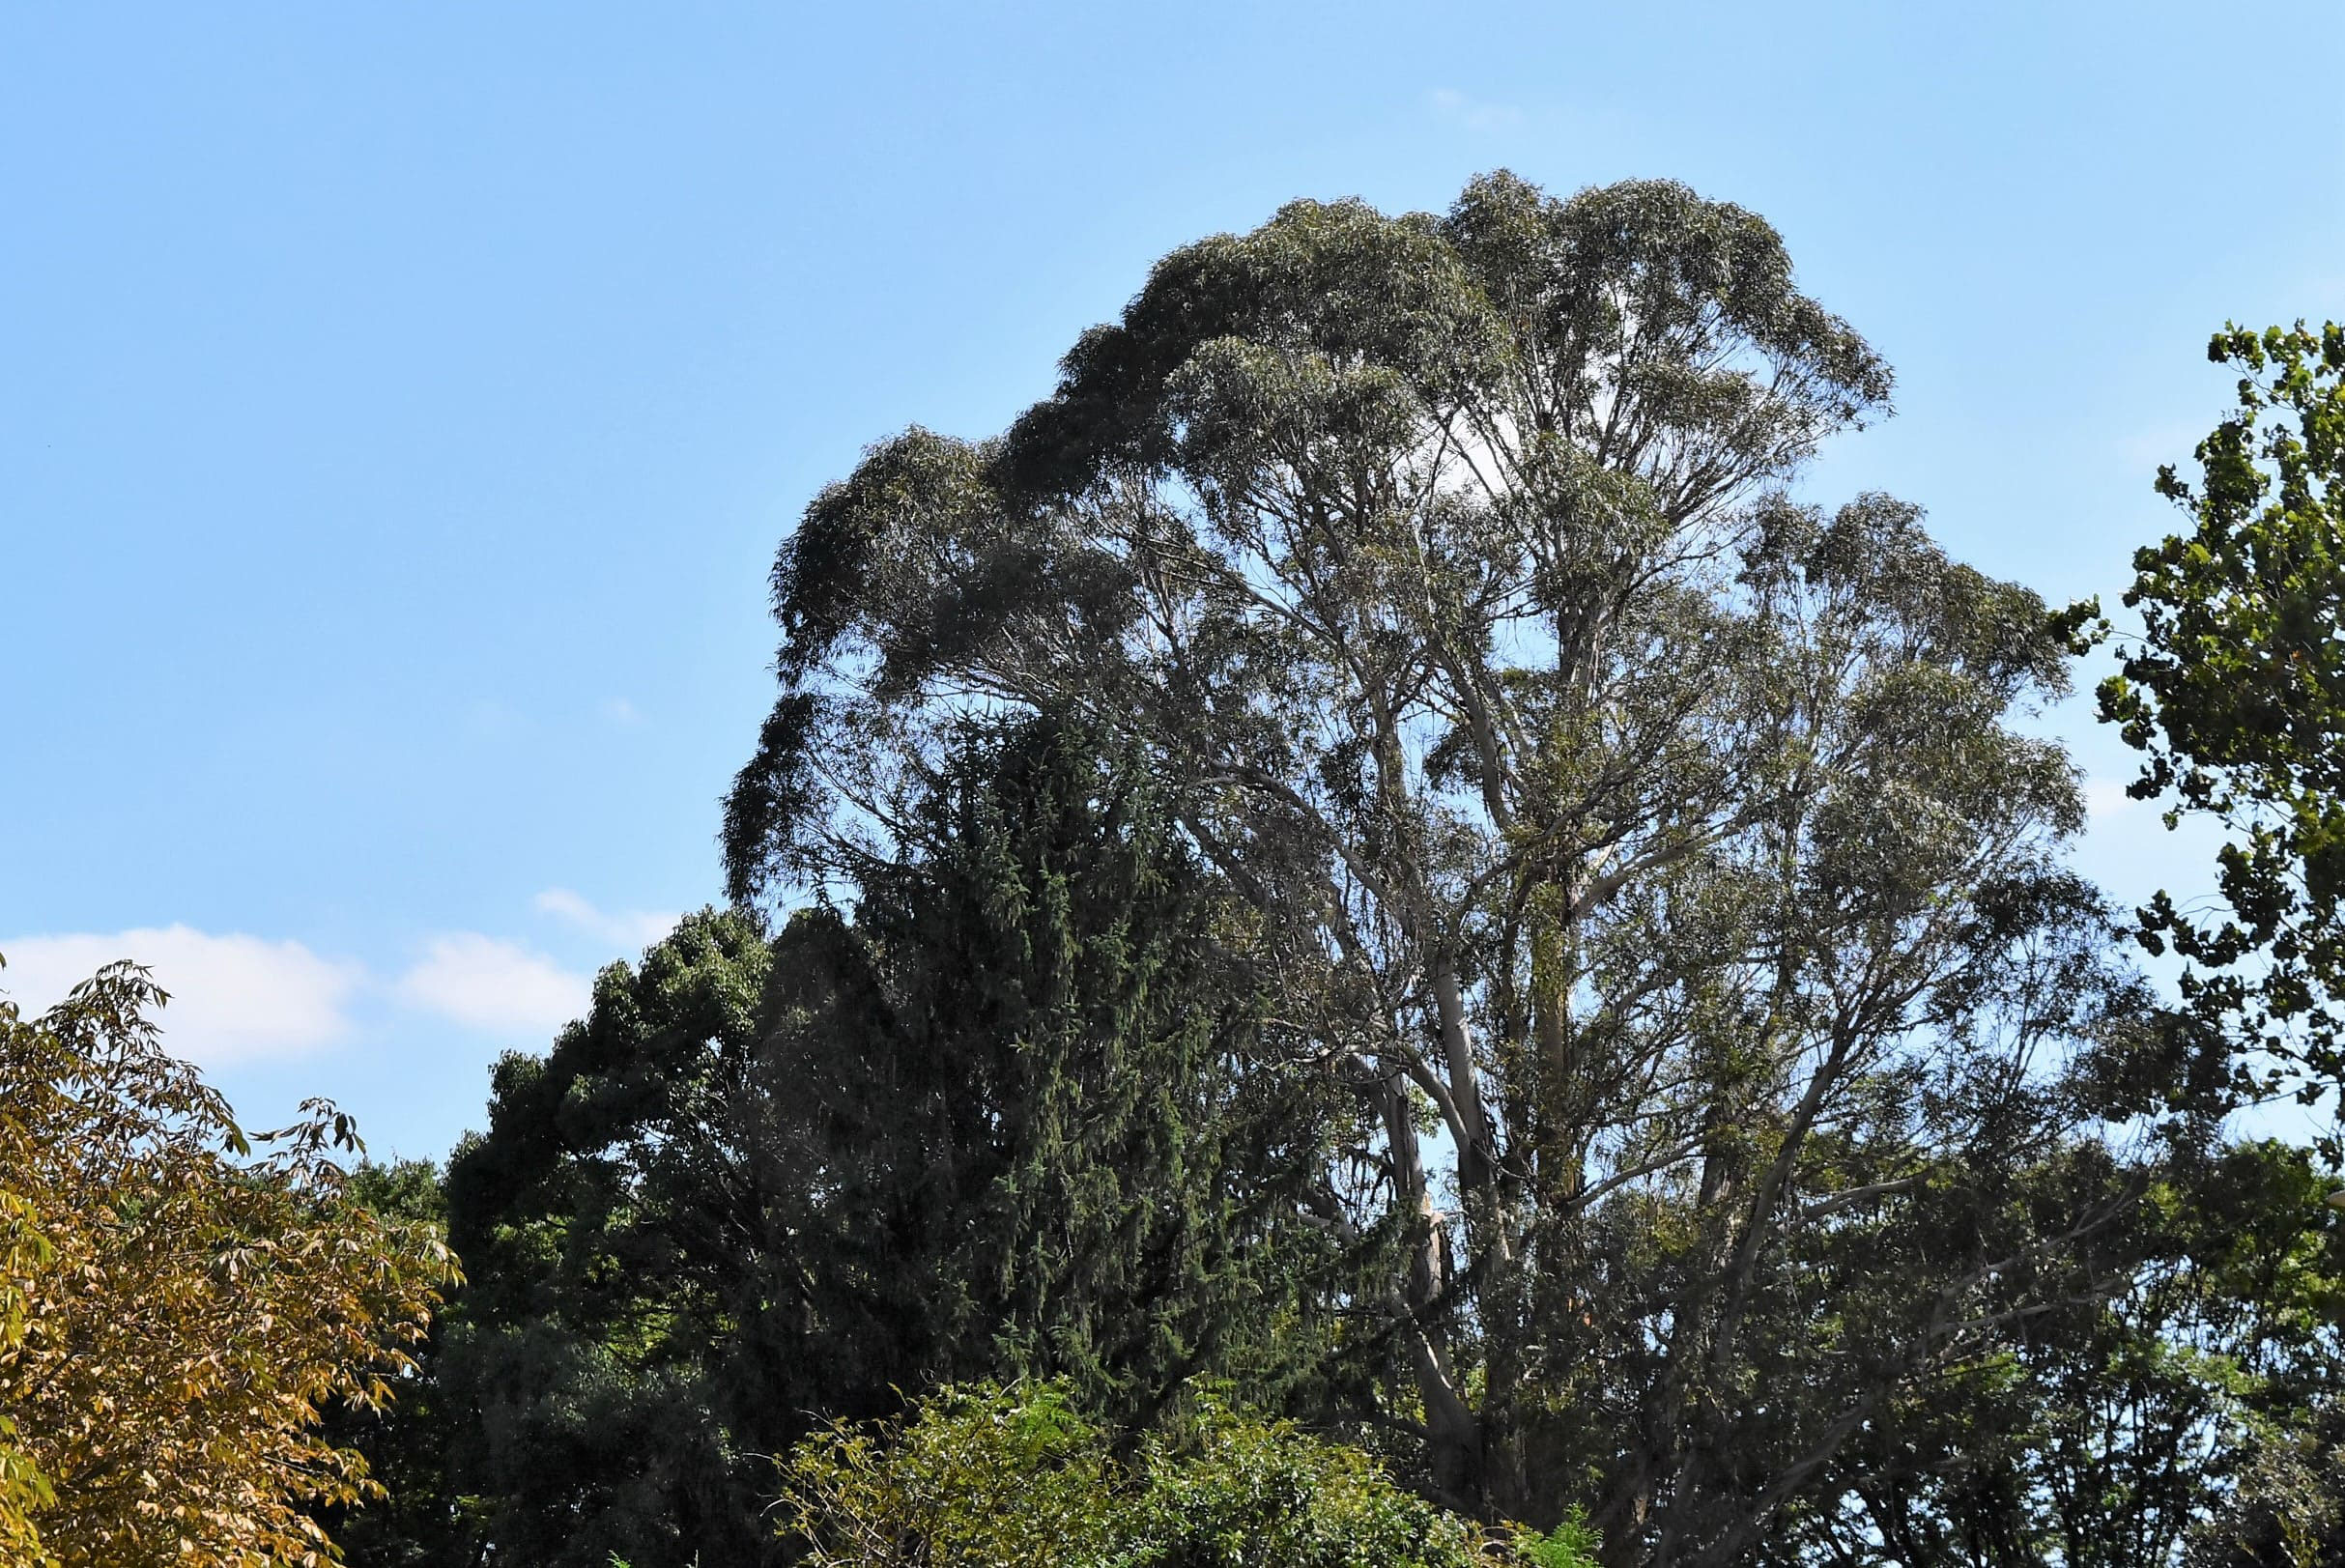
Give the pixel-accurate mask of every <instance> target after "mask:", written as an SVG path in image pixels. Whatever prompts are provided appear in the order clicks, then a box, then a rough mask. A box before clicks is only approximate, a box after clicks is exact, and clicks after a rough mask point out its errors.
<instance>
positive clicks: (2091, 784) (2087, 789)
mask: <svg viewBox="0 0 2345 1568" xmlns="http://www.w3.org/2000/svg"><path fill="white" fill-rule="evenodd" d="M2130 782H2131V781H2130V780H2125V779H2087V780H2085V781H2084V814H2085V815H2086V816H2088V817H2090V818H2092V819H2093V820H2094V821H2096V822H2102V821H2106V820H2107V819H2108V818H2110V817H2112V816H2115V815H2116V814H2117V813H2120V812H2125V811H2131V809H2132V808H2134V807H2136V806H2138V805H2140V804H2141V802H2139V801H2137V800H2135V799H2134V798H2133V797H2132V796H2131V795H2129V794H2127V793H2126V785H2127V784H2129V783H2130Z"/></svg>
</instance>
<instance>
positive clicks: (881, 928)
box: [765, 723, 1334, 1420]
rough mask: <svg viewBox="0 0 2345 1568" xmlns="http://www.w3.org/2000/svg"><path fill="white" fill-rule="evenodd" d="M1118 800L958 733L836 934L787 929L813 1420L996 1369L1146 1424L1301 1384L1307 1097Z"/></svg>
mask: <svg viewBox="0 0 2345 1568" xmlns="http://www.w3.org/2000/svg"><path fill="white" fill-rule="evenodd" d="M1141 777H1142V776H1141V774H1140V771H1139V770H1138V769H1136V768H1130V767H1120V766H1114V765H1107V764H1102V763H1101V762H1100V761H1098V760H1096V754H1095V753H1094V751H1093V750H1092V749H1091V748H1090V747H1089V746H1088V745H1087V744H1086V743H1085V741H1084V740H1083V738H1082V737H1080V736H1079V735H1076V734H1072V733H1071V732H1069V731H1067V730H1063V729H1061V728H1059V727H1055V726H1052V725H1049V724H1046V723H1038V724H1033V725H1028V726H1025V727H1020V728H1018V729H1015V730H1014V731H1011V732H1009V733H1008V734H1007V735H1006V736H991V735H986V736H974V737H971V738H969V739H966V740H964V742H963V743H962V745H961V746H960V747H959V749H958V752H957V753H956V755H954V756H953V758H952V760H951V762H950V764H949V772H948V775H947V777H946V778H945V779H944V781H943V782H942V783H941V784H940V785H939V786H938V787H937V788H936V789H934V790H933V791H932V792H929V794H927V795H926V796H925V798H923V799H921V800H920V801H919V802H918V803H917V804H916V806H915V807H914V808H913V810H912V812H911V813H910V814H909V817H908V819H907V823H906V825H907V826H908V827H909V829H910V832H909V836H908V841H909V842H910V843H912V844H915V845H917V846H918V847H917V850H916V853H915V856H914V857H913V858H911V859H909V860H906V861H901V862H897V863H893V864H888V863H873V864H872V865H870V866H868V867H867V868H865V869H864V870H863V873H862V886H861V890H860V892H861V898H860V902H859V904H858V906H857V909H856V916H855V920H854V922H853V924H852V925H851V926H849V925H848V924H846V923H845V922H843V921H841V920H839V919H838V918H837V917H836V916H833V915H830V914H828V913H825V912H821V911H813V912H809V913H806V914H802V915H801V916H799V917H798V919H797V920H796V921H795V922H793V925H792V929H791V932H790V935H789V937H788V938H786V944H787V943H790V942H797V943H804V944H806V945H807V947H808V948H809V949H811V950H814V951H815V952H819V953H820V954H821V957H820V958H819V959H818V960H817V961H813V962H805V963H786V964H783V965H780V966H778V967H777V968H776V971H775V975H774V986H773V993H772V999H771V1007H770V1010H769V1016H770V1017H771V1020H772V1022H771V1029H772V1033H771V1035H770V1036H769V1038H768V1040H767V1041H766V1043H765V1050H766V1051H767V1052H768V1054H769V1056H770V1057H771V1059H772V1060H773V1062H774V1063H775V1064H776V1067H777V1069H779V1070H781V1071H783V1072H784V1073H785V1074H786V1076H787V1077H788V1078H789V1079H790V1080H791V1081H792V1082H794V1083H795V1084H796V1085H798V1086H799V1089H800V1092H801V1094H802V1096H803V1097H804V1111H803V1114H801V1115H798V1116H794V1117H793V1118H792V1119H791V1125H790V1128H789V1133H788V1135H787V1137H786V1139H784V1140H783V1146H784V1148H786V1151H787V1155H788V1157H789V1158H790V1159H792V1160H793V1162H794V1164H793V1166H792V1168H791V1169H790V1171H789V1179H788V1180H787V1182H786V1186H787V1188H788V1189H789V1190H791V1191H794V1192H796V1193H799V1194H802V1195H803V1199H804V1201H805V1204H806V1209H805V1212H804V1214H803V1216H802V1217H801V1218H799V1219H798V1220H797V1221H796V1222H795V1224H794V1227H793V1228H794V1229H795V1230H796V1233H797V1257H798V1260H799V1263H800V1268H801V1269H802V1277H803V1278H804V1279H805V1281H806V1284H805V1289H806V1292H807V1310H808V1313H809V1316H810V1319H811V1321H812V1322H813V1324H814V1325H815V1333H817V1334H818V1335H821V1336H824V1337H826V1338H827V1339H828V1340H829V1341H830V1342H832V1343H833V1344H834V1345H835V1347H836V1350H835V1354H836V1356H837V1358H838V1359H837V1361H836V1362H835V1363H834V1364H835V1365H837V1366H838V1367H839V1368H840V1369H841V1370H842V1371H844V1372H846V1374H847V1376H846V1378H845V1382H844V1386H843V1387H842V1388H841V1389H840V1391H839V1394H838V1396H837V1397H836V1398H835V1399H834V1400H832V1401H829V1402H826V1406H825V1408H826V1409H834V1410H840V1411H846V1410H852V1409H856V1408H858V1407H864V1406H869V1405H870V1404H872V1402H874V1401H879V1402H889V1401H891V1400H892V1396H891V1395H889V1393H888V1389H889V1386H890V1385H891V1384H892V1383H893V1384H902V1385H907V1386H908V1385H909V1384H911V1383H933V1382H937V1381H949V1380H956V1379H963V1378H970V1377H982V1376H986V1375H988V1374H990V1373H994V1372H998V1371H1011V1372H1016V1373H1023V1374H1039V1375H1048V1376H1054V1377H1063V1378H1066V1379H1068V1380H1070V1381H1071V1382H1072V1383H1073V1385H1074V1386H1075V1387H1076V1388H1077V1389H1079V1390H1080V1391H1081V1394H1082V1396H1083V1398H1084V1400H1085V1402H1086V1404H1087V1406H1089V1407H1090V1408H1093V1409H1099V1410H1102V1411H1110V1412H1112V1413H1114V1414H1116V1415H1118V1416H1120V1417H1123V1418H1126V1419H1139V1420H1145V1419H1146V1418H1147V1417H1148V1416H1149V1415H1150V1414H1152V1413H1153V1411H1155V1410H1156V1408H1157V1406H1158V1403H1159V1402H1160V1401H1161V1400H1162V1399H1163V1398H1164V1397H1165V1396H1166V1395H1167V1394H1168V1393H1169V1392H1170V1391H1171V1390H1173V1389H1174V1388H1175V1387H1177V1386H1178V1385H1179V1384H1180V1383H1182V1382H1183V1381H1184V1380H1185V1379H1187V1378H1188V1377H1190V1376H1192V1375H1194V1374H1196V1373H1199V1372H1214V1373H1216V1374H1219V1375H1240V1376H1243V1377H1244V1380H1245V1382H1246V1385H1247V1387H1248V1388H1249V1389H1250V1390H1252V1391H1253V1392H1254V1394H1255V1397H1257V1398H1267V1399H1272V1400H1278V1399H1280V1398H1281V1397H1282V1396H1283V1395H1286V1394H1288V1393H1291V1392H1292V1391H1293V1388H1292V1386H1291V1385H1294V1384H1295V1383H1297V1381H1298V1380H1301V1379H1304V1378H1307V1377H1308V1376H1309V1375H1310V1371H1311V1367H1312V1364H1313V1354H1312V1351H1313V1347H1314V1346H1315V1345H1317V1344H1318V1343H1320V1336H1318V1335H1317V1334H1316V1333H1315V1332H1314V1331H1313V1329H1312V1328H1311V1326H1309V1325H1308V1324H1306V1323H1305V1322H1303V1321H1302V1319H1301V1316H1300V1314H1301V1310H1302V1308H1301V1302H1302V1300H1303V1299H1304V1297H1303V1296H1302V1294H1301V1291H1300V1290H1299V1289H1298V1284H1299V1282H1300V1281H1301V1280H1303V1279H1307V1278H1315V1277H1321V1276H1322V1275H1324V1273H1325V1270H1326V1269H1327V1268H1328V1267H1329V1266H1330V1264H1331V1263H1333V1262H1334V1255H1333V1253H1332V1252H1331V1250H1330V1244H1329V1243H1328V1242H1327V1241H1325V1240H1323V1239H1322V1235H1321V1233H1320V1232H1318V1231H1315V1230H1312V1229H1309V1228H1307V1227H1305V1226H1303V1225H1301V1223H1299V1222H1297V1221H1296V1220H1295V1219H1294V1218H1293V1217H1292V1216H1293V1215H1294V1213H1295V1212H1296V1207H1297V1202H1296V1200H1297V1196H1298V1194H1299V1193H1300V1192H1301V1189H1302V1187H1303V1185H1304V1184H1305V1183H1309V1182H1310V1181H1311V1180H1312V1179H1313V1176H1314V1173H1315V1170H1316V1166H1317V1161H1318V1158H1319V1156H1320V1153H1321V1151H1320V1147H1319V1144H1320V1140H1321V1139H1322V1138H1324V1136H1325V1134H1326V1129H1327V1126H1328V1117H1327V1105H1326V1101H1327V1098H1328V1097H1327V1095H1326V1093H1325V1091H1323V1090H1322V1089H1320V1088H1319V1087H1318V1085H1317V1083H1316V1082H1315V1081H1314V1078H1313V1075H1312V1074H1310V1073H1309V1072H1308V1071H1307V1070H1303V1069H1301V1067H1300V1065H1298V1064H1286V1063H1280V1062H1278V1061H1276V1060H1274V1059H1273V1041H1274V1038H1275V1037H1274V1034H1273V1031H1271V1030H1270V1029H1269V1028H1267V1027H1266V1024H1265V1020H1264V1018H1263V1000H1262V999H1261V998H1260V997H1259V996H1258V995H1257V994H1256V986H1255V984H1254V982H1253V980H1252V978H1251V977H1250V976H1249V974H1248V973H1247V971H1246V970H1245V969H1244V967H1243V965H1241V964H1240V963H1239V962H1238V961H1237V959H1236V957H1235V955H1233V953H1232V952H1231V951H1230V950H1229V949H1228V948H1227V946H1226V945H1225V944H1224V943H1222V942H1221V941H1219V940H1217V939H1216V932H1215V921H1216V919H1219V918H1224V917H1226V915H1227V913H1228V912H1227V911H1224V910H1219V909H1217V907H1216V904H1215V898H1214V893H1213V889H1212V886H1211V884H1210V883H1209V881H1208V880H1207V878H1206V875H1205V873H1204V872H1203V871H1202V870H1200V868H1199V867H1198V865H1197V863H1196V862H1195V860H1194V859H1193V858H1192V857H1191V856H1190V855H1189V854H1188V853H1187V850H1186V849H1185V848H1184V847H1183V846H1182V845H1181V844H1180V842H1179V841H1178V840H1177V839H1175V838H1174V837H1173V835H1172V833H1171V832H1170V830H1169V826H1168V824H1167V822H1166V820H1165V817H1164V814H1163V813H1162V810H1161V807H1160V806H1159V804H1158V802H1157V801H1156V800H1155V799H1154V798H1153V797H1152V796H1151V795H1150V793H1149V792H1148V790H1147V789H1146V787H1145V786H1144V785H1143V784H1141V783H1140V780H1141ZM1282 1069H1287V1070H1282ZM1290 1189H1292V1190H1290Z"/></svg>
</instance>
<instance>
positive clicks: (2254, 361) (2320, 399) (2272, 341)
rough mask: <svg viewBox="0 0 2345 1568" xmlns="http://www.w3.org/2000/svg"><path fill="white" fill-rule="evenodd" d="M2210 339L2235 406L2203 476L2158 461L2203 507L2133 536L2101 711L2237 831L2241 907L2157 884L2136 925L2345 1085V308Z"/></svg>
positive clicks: (2193, 800)
mask: <svg viewBox="0 0 2345 1568" xmlns="http://www.w3.org/2000/svg"><path fill="white" fill-rule="evenodd" d="M2207 357H2208V358H2209V359H2211V360H2213V361H2214V362H2215V363H2216V364H2223V365H2231V366H2234V367H2236V368H2237V369H2238V370H2239V372H2240V378H2239V406H2238V408H2237V409H2236V410H2235V411H2234V412H2233V413H2230V414H2229V415H2228V416H2227V417H2225V418H2224V419H2223V421H2222V422H2221V423H2220V424H2218V425H2217V426H2216V428H2215V431H2214V433H2213V434H2211V435H2209V436H2208V437H2207V439H2206V440H2205V441H2203V442H2199V444H2198V453H2197V455H2198V463H2199V470H2200V477H2199V480H2198V482H2197V483H2196V484H2195V485H2193V484H2191V483H2190V482H2189V481H2188V480H2186V479H2184V478H2182V477H2181V476H2180V475H2178V474H2177V473H2176V472H2175V470H2173V469H2172V468H2161V469H2160V470H2159V473H2158V489H2159V494H2160V495H2162V496H2164V497H2166V498H2167V499H2170V500H2172V501H2173V502H2174V503H2175V504H2176V505H2178V506H2180V507H2181V508H2182V509H2183V510H2185V511H2186V512H2188V513H2189V515H2190V518H2191V523H2192V527H2191V529H2190V530H2189V531H2188V532H2187V533H2177V534H2170V535H2168V536H2167V537H2166V538H2165V539H2164V540H2162V541H2161V542H2159V544H2156V545H2152V546H2147V547H2145V548H2144V549H2142V550H2141V551H2140V552H2139V553H2138V554H2137V555H2136V556H2135V557H2134V561H2133V565H2134V571H2135V576H2134V580H2133V585H2132V586H2131V588H2129V589H2128V590H2127V591H2126V595H2125V602H2126V603H2127V604H2128V605H2129V606H2131V607H2132V608H2133V609H2135V610H2137V611H2138V612H2139V613H2140V614H2141V619H2142V631H2143V636H2142V640H2141V641H2140V642H2139V643H2138V644H2136V645H2134V646H2133V647H2131V649H2130V650H2129V651H2128V652H2127V653H2126V654H2125V656H2124V657H2123V659H2122V660H2121V661H2120V666H2119V672H2118V673H2117V674H2116V675H2114V676H2111V677H2110V678H2109V679H2108V680H2106V681H2104V682H2103V683H2102V687H2101V711H2102V717H2103V718H2105V719H2109V720H2112V721H2114V722H2116V723H2117V724H2119V725H2120V726H2121V727H2122V732H2123V733H2124V735H2125V738H2126V739H2127V740H2128V741H2129V742H2130V743H2131V744H2132V745H2133V746H2134V747H2136V748H2138V749H2139V750H2140V751H2142V752H2143V753H2144V754H2145V755H2144V760H2143V764H2142V772H2141V777H2140V778H2139V780H2138V781H2137V782H2136V783H2135V784H2133V786H2132V793H2133V794H2134V795H2136V796H2138V797H2141V798H2144V799H2151V798H2157V797H2159V796H2163V795H2169V794H2170V795H2171V797H2172V799H2173V802H2174V804H2173V806H2172V808H2171V810H2170V811H2169V813H2168V821H2169V823H2171V822H2174V821H2176V820H2179V818H2180V817H2181V816H2182V815H2184V814H2186V813H2188V814H2195V815H2203V816H2207V817H2211V818H2213V819H2214V820H2216V821H2217V822H2219V823H2220V824H2221V825H2222V826H2223V827H2224V828H2225V829H2226V830H2227V831H2228V832H2229V833H2230V835H2231V838H2230V841H2229V842H2227V843H2226V844H2225V845H2224V846H2223V849H2222V851H2221V857H2220V865H2219V872H2218V882H2219V886H2220V888H2221V892H2222V897H2223V899H2224V901H2225V903H2227V904H2228V905H2229V913H2228V915H2227V916H2225V917H2222V918H2219V919H2215V920H2207V919H2203V918H2198V917H2196V916H2195V915H2193V914H2191V913H2188V912H2186V911H2185V910H2184V909H2182V908H2180V907H2178V906H2177V905H2176V904H2175V903H2174V901H2173V900H2172V899H2171V898H2168V897H2166V896H2165V895H2163V894H2160V895H2159V898H2157V899H2156V900H2155V901H2154V902H2153V903H2152V905H2151V906H2150V908H2148V909H2147V910H2145V911H2143V917H2144V918H2143V928H2144V931H2145V933H2146V934H2147V936H2148V937H2149V939H2150V941H2151V942H2152V944H2153V945H2154V946H2156V947H2159V948H2162V947H2164V946H2166V945H2168V944H2170V945H2171V946H2172V947H2173V948H2174V950H2175V951H2176V952H2177V953H2179V954H2180V955H2182V956H2183V957H2185V958H2186V959H2188V960H2190V961H2191V962H2192V965H2193V970H2192V972H2191V973H2190V974H2189V975H2188V976H2186V978H2185V980H2184V987H2185V990H2186V992H2187V994H2188V996H2189V997H2190V998H2191V1000H2192V1001H2193V1002H2194V1003H2196V1004H2197V1005H2198V1006H2199V1008H2200V1009H2201V1010H2202V1011H2203V1012H2207V1013H2210V1014H2212V1015H2214V1016H2216V1018H2219V1019H2222V1020H2224V1021H2226V1022H2229V1023H2231V1024H2233V1025H2235V1026H2238V1027H2242V1028H2244V1029H2245V1032H2246V1034H2247V1036H2248V1037H2249V1039H2250V1040H2251V1041H2253V1042H2254V1043H2256V1044H2258V1045H2260V1046H2262V1047H2264V1048H2265V1049H2266V1050H2267V1051H2268V1052H2270V1053H2271V1054H2272V1056H2273V1057H2274V1059H2275V1060H2276V1061H2278V1062H2280V1063H2283V1064H2287V1065H2289V1066H2290V1067H2292V1068H2293V1069H2302V1070H2303V1071H2304V1072H2305V1074H2306V1076H2305V1077H2303V1078H2301V1079H2299V1080H2298V1081H2297V1082H2296V1083H2294V1084H2292V1085H2289V1087H2294V1088H2297V1089H2298V1090H2299V1091H2300V1092H2301V1093H2302V1095H2303V1097H2304V1098H2306V1100H2307V1101H2309V1100H2311V1099H2313V1098H2318V1096H2319V1095H2320V1094H2322V1093H2323V1092H2324V1091H2325V1090H2331V1089H2334V1088H2336V1087H2338V1086H2340V1085H2345V1041H2341V1039H2340V1030H2341V1029H2345V633H2341V631H2340V625H2341V623H2345V622H2341V617H2345V327H2339V326H2337V325H2336V324H2335V323H2333V322H2332V323H2331V324H2330V325H2328V326H2327V327H2325V328H2322V329H2321V330H2320V331H2319V332H2317V333H2316V332H2312V331H2309V330H2307V329H2306V328H2305V327H2304V326H2303V324H2302V323H2301V322H2300V323H2298V324H2297V326H2296V327H2295V328H2289V329H2283V328H2277V327H2274V328H2269V329H2268V330H2266V331H2264V332H2261V333H2256V332H2251V331H2245V330H2243V329H2241V328H2226V329H2225V330H2223V331H2221V332H2218V333H2216V335H2215V337H2214V339H2213V340H2212V341H2211V342H2210V343H2209V344H2208V345H2207ZM2283 1070H2286V1069H2283ZM2267 1084H2268V1086H2277V1085H2278V1079H2277V1078H2271V1079H2268V1080H2267ZM2327 1151H2328V1154H2329V1155H2330V1157H2331V1159H2332V1160H2333V1159H2336V1158H2338V1157H2340V1155H2345V1146H2341V1145H2340V1143H2339V1141H2338V1139H2337V1138H2336V1137H2335V1136H2334V1135H2333V1134H2332V1135H2331V1137H2330V1138H2329V1140H2328V1143H2327Z"/></svg>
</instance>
